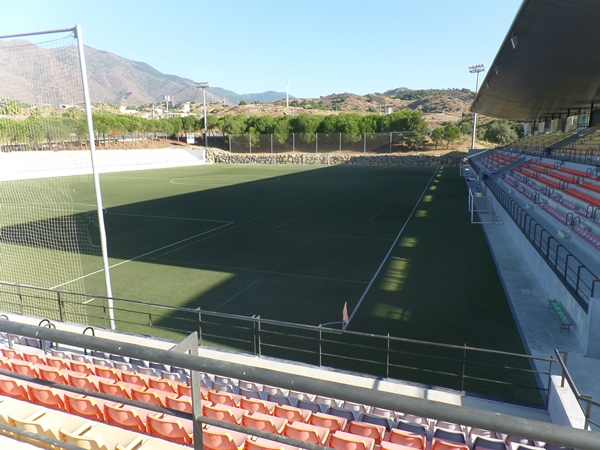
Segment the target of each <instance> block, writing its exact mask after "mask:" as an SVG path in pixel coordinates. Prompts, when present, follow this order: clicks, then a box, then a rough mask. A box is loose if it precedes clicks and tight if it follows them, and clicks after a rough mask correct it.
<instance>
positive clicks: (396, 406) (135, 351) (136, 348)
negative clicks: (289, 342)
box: [0, 320, 600, 450]
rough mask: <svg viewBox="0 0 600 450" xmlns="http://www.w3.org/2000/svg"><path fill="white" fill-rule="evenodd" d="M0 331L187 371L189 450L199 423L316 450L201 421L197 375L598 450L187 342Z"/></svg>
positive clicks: (597, 443)
mask: <svg viewBox="0 0 600 450" xmlns="http://www.w3.org/2000/svg"><path fill="white" fill-rule="evenodd" d="M0 331H1V332H5V333H8V334H9V336H10V335H18V336H27V337H30V338H37V339H41V340H45V341H48V342H53V343H56V344H57V345H60V346H63V345H67V346H69V347H71V348H73V347H75V348H80V349H93V350H97V351H100V352H106V353H109V354H115V355H122V356H125V357H135V358H138V359H140V360H146V361H154V362H158V363H163V364H168V365H171V366H176V367H180V368H182V369H187V370H189V371H191V389H192V412H193V414H192V419H193V422H192V423H193V428H194V430H193V432H194V443H193V445H194V448H195V449H201V448H202V447H203V445H202V434H203V433H202V431H201V425H202V424H203V423H207V424H209V425H216V426H220V427H222V428H226V429H231V430H234V431H241V432H244V433H247V434H249V435H254V436H259V437H264V438H267V439H269V440H274V441H277V442H281V443H285V444H289V445H294V446H297V447H300V448H307V449H309V450H321V449H320V447H319V446H315V445H310V444H307V443H303V442H299V441H297V440H293V439H290V438H287V437H284V436H278V435H275V434H269V433H265V432H263V431H258V430H254V429H251V428H247V427H242V426H240V425H234V424H230V423H225V422H220V421H217V420H214V419H211V418H208V417H203V416H202V414H201V401H200V389H199V388H200V383H199V373H198V372H208V373H213V374H217V375H222V376H226V377H234V378H238V379H244V380H248V381H253V382H257V383H261V384H267V385H270V386H279V387H282V388H285V389H296V390H299V391H302V392H310V393H313V394H316V395H324V396H329V397H332V398H337V399H340V400H348V401H351V402H355V403H362V404H365V405H371V406H377V407H380V408H385V409H390V410H393V411H402V412H405V413H411V414H414V415H418V416H423V417H428V418H430V419H433V420H444V421H448V422H452V423H460V424H463V425H466V426H471V427H478V428H484V429H489V430H495V431H497V432H500V433H504V434H508V435H514V436H522V437H525V438H530V439H536V440H541V441H544V442H551V443H553V444H555V445H562V446H566V447H571V448H579V449H582V450H599V449H600V438H599V437H598V436H599V434H598V433H597V432H594V431H586V430H580V429H575V428H570V427H564V426H559V425H555V424H551V423H547V422H541V421H537V420H532V419H528V418H524V417H513V416H510V415H506V414H498V413H497V412H495V411H487V410H480V409H474V408H470V407H467V406H462V405H453V404H448V403H443V402H437V401H431V400H428V399H425V398H419V397H411V396H406V395H401V394H392V393H390V392H386V391H380V390H378V389H373V388H372V387H362V386H352V387H349V386H347V385H345V384H344V383H338V382H336V381H327V380H322V379H315V378H313V377H308V376H303V375H300V374H297V373H289V374H285V373H281V372H277V371H274V370H271V369H264V368H260V367H255V366H254V365H245V364H243V363H235V362H226V361H222V360H220V359H210V358H204V357H198V355H195V354H187V353H186V348H187V347H189V348H190V349H191V350H193V345H194V343H193V342H191V341H189V340H188V339H186V340H187V342H185V343H182V344H184V345H181V344H180V345H177V346H175V347H174V348H172V349H171V350H160V349H157V348H154V347H152V346H141V345H136V344H131V343H128V342H126V341H124V340H123V339H121V338H119V337H115V340H111V339H106V338H99V337H94V336H88V335H85V334H79V333H73V332H65V331H61V330H57V329H52V328H40V327H37V326H34V325H26V324H22V323H18V322H15V321H9V320H0ZM188 338H189V336H188ZM193 339H194V340H195V339H197V336H194V337H193ZM2 373H3V375H8V376H12V377H14V378H20V379H26V380H27V379H28V377H26V376H25V375H21V374H17V373H10V374H8V373H5V372H4V371H3V372H2ZM29 381H33V382H41V383H43V384H45V385H47V386H51V387H55V388H57V389H63V390H69V391H73V392H76V390H75V389H76V388H72V387H70V386H65V385H58V384H57V383H51V382H46V381H41V380H38V381H35V379H33V380H29ZM87 393H88V394H89V395H92V396H94V397H100V398H105V399H107V400H114V398H112V396H109V395H107V394H103V393H100V392H91V391H89V392H87ZM118 401H119V402H120V403H125V404H131V405H134V406H138V404H137V403H138V402H136V401H134V400H128V399H121V398H119V399H118ZM141 407H143V408H145V409H149V410H152V411H157V412H162V411H166V412H168V413H169V414H173V415H176V416H181V417H183V416H187V417H189V416H188V415H187V414H185V413H181V412H179V411H174V410H166V409H165V408H163V407H158V406H152V405H146V404H143V405H141ZM14 431H15V432H17V434H21V435H22V434H23V433H22V431H21V430H17V429H14ZM33 437H34V438H38V436H37V435H34V436H33ZM52 443H56V442H52Z"/></svg>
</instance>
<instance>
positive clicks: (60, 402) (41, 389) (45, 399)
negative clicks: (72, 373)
mask: <svg viewBox="0 0 600 450" xmlns="http://www.w3.org/2000/svg"><path fill="white" fill-rule="evenodd" d="M28 391H29V398H30V399H31V401H32V402H33V403H36V404H38V405H42V406H46V407H48V408H52V409H58V410H60V411H66V409H67V407H66V406H65V399H64V396H63V395H62V394H61V393H59V392H58V391H57V390H56V389H52V388H49V387H46V386H41V385H39V384H34V383H31V384H30V385H29V386H28Z"/></svg>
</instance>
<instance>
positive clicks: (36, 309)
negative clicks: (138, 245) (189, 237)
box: [0, 28, 110, 324]
mask: <svg viewBox="0 0 600 450" xmlns="http://www.w3.org/2000/svg"><path fill="white" fill-rule="evenodd" d="M78 31H79V28H73V29H72V30H59V31H51V32H47V33H34V34H31V35H19V36H0V281H1V282H6V283H16V284H20V285H28V286H35V287H41V288H44V289H48V291H44V290H31V289H25V288H21V287H19V288H17V289H18V290H19V293H18V295H16V294H15V292H14V291H15V289H16V288H14V287H13V286H9V285H6V284H3V285H2V286H0V309H3V310H7V311H12V312H18V313H25V314H31V315H36V316H41V317H46V318H49V319H53V320H60V319H62V320H66V321H70V322H77V323H84V324H87V323H88V317H87V316H88V315H87V314H86V308H87V307H86V303H87V301H86V300H85V297H84V296H81V295H73V296H68V295H65V294H62V293H61V295H57V294H56V293H55V291H68V292H74V293H79V294H92V295H97V296H110V283H109V282H108V277H107V276H106V275H105V271H104V269H105V268H107V266H106V259H105V258H104V259H103V254H104V255H105V254H106V252H105V251H104V252H103V251H102V250H103V249H105V245H103V242H105V241H104V240H103V239H102V234H101V229H102V225H103V224H102V218H101V217H100V216H99V215H98V213H97V211H98V208H99V206H100V203H99V202H98V197H97V193H96V188H97V186H98V184H97V178H96V177H95V175H94V173H93V142H91V141H90V139H89V136H90V133H89V127H88V124H89V123H90V120H89V118H90V117H91V115H88V110H89V101H86V94H85V91H84V88H86V87H87V84H86V82H84V78H83V74H84V73H85V70H82V65H81V61H80V50H81V49H82V48H83V47H82V46H81V45H80V43H79V42H78V36H77V35H78V34H79V33H78ZM83 67H85V66H83ZM86 106H87V107H88V108H86ZM91 150H92V151H91ZM84 152H85V154H87V155H88V157H87V158H82V157H81V155H82V154H83V153H84ZM74 160H76V161H77V164H75V166H76V169H77V170H76V171H73V167H74V163H73V161H74ZM98 195H99V192H98ZM99 222H100V223H99ZM24 290H26V291H27V292H28V293H27V294H26V295H24V294H23V292H24ZM57 299H59V300H57ZM88 300H89V298H88Z"/></svg>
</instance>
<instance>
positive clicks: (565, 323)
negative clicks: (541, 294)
mask: <svg viewBox="0 0 600 450" xmlns="http://www.w3.org/2000/svg"><path fill="white" fill-rule="evenodd" d="M548 311H554V312H555V313H556V315H557V316H558V318H559V319H560V332H561V333H562V331H563V330H567V332H570V330H571V321H570V320H569V318H568V317H567V315H566V314H565V312H564V311H563V309H562V308H561V306H560V305H559V304H558V302H557V301H556V300H554V299H551V298H549V299H548Z"/></svg>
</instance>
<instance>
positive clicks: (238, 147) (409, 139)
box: [209, 132, 424, 155]
mask: <svg viewBox="0 0 600 450" xmlns="http://www.w3.org/2000/svg"><path fill="white" fill-rule="evenodd" d="M423 141H424V138H423V137H421V136H420V135H419V134H417V133H414V132H390V133H290V134H234V135H229V136H223V137H221V138H220V139H217V138H209V146H215V147H217V148H221V149H223V150H229V151H230V152H231V153H245V154H253V153H260V154H265V153H294V152H298V153H335V152H339V153H375V154H382V155H387V154H393V153H399V152H401V151H407V150H418V147H419V146H420V144H421V143H422V142H423Z"/></svg>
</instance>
